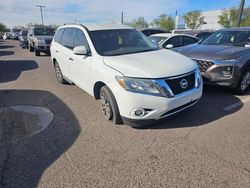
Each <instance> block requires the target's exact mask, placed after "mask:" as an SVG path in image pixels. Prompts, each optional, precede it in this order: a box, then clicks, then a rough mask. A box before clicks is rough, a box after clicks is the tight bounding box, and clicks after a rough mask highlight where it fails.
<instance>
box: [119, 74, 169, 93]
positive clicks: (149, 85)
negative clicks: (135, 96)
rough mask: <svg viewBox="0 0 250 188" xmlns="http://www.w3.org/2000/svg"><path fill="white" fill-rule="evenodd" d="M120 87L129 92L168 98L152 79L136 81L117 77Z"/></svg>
mask: <svg viewBox="0 0 250 188" xmlns="http://www.w3.org/2000/svg"><path fill="white" fill-rule="evenodd" d="M116 80H117V82H118V83H119V85H120V86H121V87H122V88H124V89H125V90H127V91H131V92H136V93H144V94H150V95H156V96H162V97H168V96H169V95H168V93H167V92H166V91H165V90H164V89H163V88H161V86H160V85H159V84H158V83H157V82H156V81H155V80H150V79H136V78H127V77H118V76H117V77H116Z"/></svg>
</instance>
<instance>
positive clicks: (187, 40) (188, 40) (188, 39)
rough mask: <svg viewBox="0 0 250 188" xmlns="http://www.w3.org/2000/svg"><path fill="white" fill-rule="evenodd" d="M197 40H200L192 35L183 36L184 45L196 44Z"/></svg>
mask: <svg viewBox="0 0 250 188" xmlns="http://www.w3.org/2000/svg"><path fill="white" fill-rule="evenodd" d="M196 42H198V41H197V40H196V39H194V38H192V37H186V36H183V37H182V43H183V46H186V45H189V44H194V43H196Z"/></svg>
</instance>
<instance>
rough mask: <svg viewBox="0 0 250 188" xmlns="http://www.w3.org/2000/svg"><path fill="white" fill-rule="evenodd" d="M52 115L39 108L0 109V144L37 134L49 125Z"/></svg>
mask: <svg viewBox="0 0 250 188" xmlns="http://www.w3.org/2000/svg"><path fill="white" fill-rule="evenodd" d="M53 119H54V115H53V113H52V112H51V111H50V110H49V109H47V108H44V107H39V106H10V107H2V108H0V144H2V143H5V142H11V141H15V140H18V139H21V138H24V137H27V136H31V135H34V134H38V133H39V132H41V131H43V130H44V129H45V128H46V127H48V126H49V125H50V123H51V122H52V120H53Z"/></svg>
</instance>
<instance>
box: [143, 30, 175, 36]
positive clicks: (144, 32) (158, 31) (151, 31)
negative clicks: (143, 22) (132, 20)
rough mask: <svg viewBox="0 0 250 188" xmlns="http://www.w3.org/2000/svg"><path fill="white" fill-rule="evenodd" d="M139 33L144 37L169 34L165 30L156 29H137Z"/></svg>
mask: <svg viewBox="0 0 250 188" xmlns="http://www.w3.org/2000/svg"><path fill="white" fill-rule="evenodd" d="M139 31H140V32H142V33H143V34H144V35H146V36H150V35H154V34H157V33H170V32H169V31H167V30H165V29H158V28H146V29H139Z"/></svg>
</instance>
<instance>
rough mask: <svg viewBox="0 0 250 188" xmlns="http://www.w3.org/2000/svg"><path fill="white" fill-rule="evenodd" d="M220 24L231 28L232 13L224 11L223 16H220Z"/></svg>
mask: <svg viewBox="0 0 250 188" xmlns="http://www.w3.org/2000/svg"><path fill="white" fill-rule="evenodd" d="M218 23H219V24H220V25H222V26H223V27H225V28H229V27H231V22H230V12H229V11H228V10H223V11H222V13H221V15H219V21H218Z"/></svg>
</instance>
